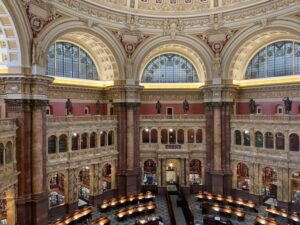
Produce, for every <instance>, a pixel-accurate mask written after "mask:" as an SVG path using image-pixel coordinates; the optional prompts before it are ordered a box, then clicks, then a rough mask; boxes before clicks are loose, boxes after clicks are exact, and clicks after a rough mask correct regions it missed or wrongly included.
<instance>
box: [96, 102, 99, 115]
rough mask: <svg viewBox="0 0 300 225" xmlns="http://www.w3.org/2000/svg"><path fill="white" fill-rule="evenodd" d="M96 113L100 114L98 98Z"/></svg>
mask: <svg viewBox="0 0 300 225" xmlns="http://www.w3.org/2000/svg"><path fill="white" fill-rule="evenodd" d="M96 115H100V101H99V99H98V100H97V102H96Z"/></svg>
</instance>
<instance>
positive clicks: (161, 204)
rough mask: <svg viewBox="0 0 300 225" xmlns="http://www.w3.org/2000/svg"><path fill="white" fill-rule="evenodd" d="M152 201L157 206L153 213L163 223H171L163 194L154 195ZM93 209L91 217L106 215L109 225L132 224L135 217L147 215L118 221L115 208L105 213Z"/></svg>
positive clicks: (165, 224)
mask: <svg viewBox="0 0 300 225" xmlns="http://www.w3.org/2000/svg"><path fill="white" fill-rule="evenodd" d="M154 202H155V204H156V207H157V208H156V210H155V215H157V216H161V217H162V218H163V222H164V225H171V223H170V220H169V213H168V207H167V201H166V197H165V196H164V195H161V196H156V197H155V200H154ZM93 210H94V213H93V219H95V218H99V217H101V216H107V217H108V218H109V219H110V220H111V223H110V224H111V225H133V224H134V223H135V219H137V218H139V217H147V215H148V214H145V215H142V216H139V217H134V218H128V219H126V220H125V221H122V222H119V221H118V220H117V219H116V217H115V211H116V210H110V211H108V212H105V213H103V212H99V210H98V209H97V208H93ZM150 215H151V214H150ZM178 225H179V224H178Z"/></svg>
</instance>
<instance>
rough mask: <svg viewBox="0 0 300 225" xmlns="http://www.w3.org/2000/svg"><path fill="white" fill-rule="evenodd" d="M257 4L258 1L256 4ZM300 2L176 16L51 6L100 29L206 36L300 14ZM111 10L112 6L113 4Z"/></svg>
mask: <svg viewBox="0 0 300 225" xmlns="http://www.w3.org/2000/svg"><path fill="white" fill-rule="evenodd" d="M256 2H258V1H256ZM299 2H300V0H273V1H262V2H261V1H260V2H259V3H257V4H252V5H248V6H247V5H245V6H243V7H242V8H236V7H229V6H226V7H222V8H221V7H220V8H219V9H216V8H213V9H207V10H206V11H205V10H200V11H196V13H191V12H188V11H187V12H186V13H184V14H183V13H181V12H176V13H174V12H173V13H172V14H170V13H162V12H159V13H158V12H157V11H156V14H157V15H154V14H150V12H149V10H148V11H147V12H144V13H143V12H142V11H140V10H135V9H131V8H128V9H127V10H118V9H116V7H108V6H107V5H106V4H102V2H101V5H100V4H99V5H95V4H92V3H89V2H83V1H79V0H52V1H51V3H52V4H53V5H54V6H55V7H56V8H57V9H58V10H60V11H62V12H64V13H68V14H71V15H75V16H78V17H81V18H85V19H88V20H91V21H93V22H95V23H99V24H101V26H103V25H104V26H108V27H114V28H128V29H139V30H141V31H148V32H162V31H163V30H165V28H166V27H168V26H170V25H171V24H173V23H176V24H179V25H180V26H182V28H183V29H181V32H203V31H204V30H207V29H208V28H215V29H217V28H220V27H222V26H226V27H233V26H243V25H249V24H251V23H255V22H258V21H260V20H262V19H264V18H274V17H278V16H282V15H284V14H287V13H292V12H297V11H299V8H300V4H299ZM111 6H112V4H111ZM125 8H126V7H125Z"/></svg>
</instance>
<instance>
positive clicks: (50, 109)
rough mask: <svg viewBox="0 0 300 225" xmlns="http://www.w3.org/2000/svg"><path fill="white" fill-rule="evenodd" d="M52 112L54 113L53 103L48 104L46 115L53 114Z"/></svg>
mask: <svg viewBox="0 0 300 225" xmlns="http://www.w3.org/2000/svg"><path fill="white" fill-rule="evenodd" d="M52 114H53V110H52V106H51V105H47V106H46V115H47V116H51V115H52Z"/></svg>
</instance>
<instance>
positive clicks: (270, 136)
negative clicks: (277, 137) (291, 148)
mask: <svg viewBox="0 0 300 225" xmlns="http://www.w3.org/2000/svg"><path fill="white" fill-rule="evenodd" d="M265 140H266V143H265V146H266V148H274V141H273V134H272V133H271V132H267V133H265Z"/></svg>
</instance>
